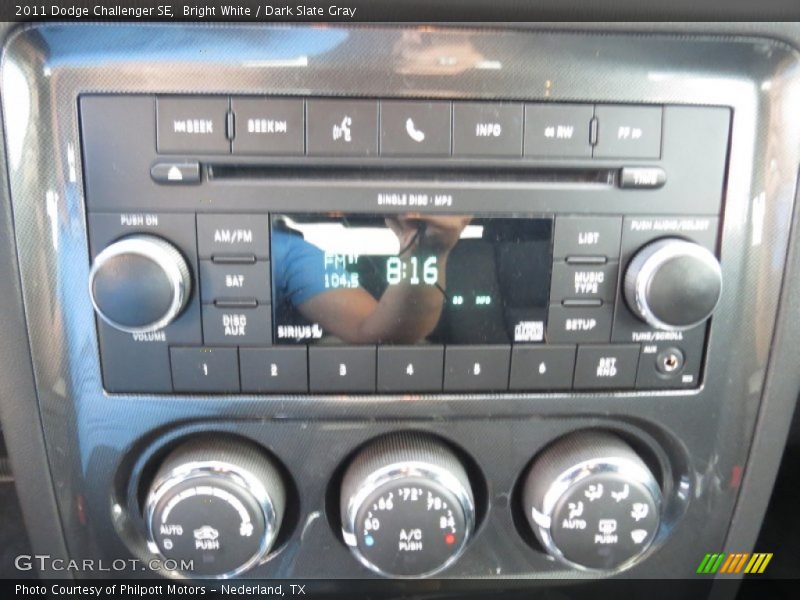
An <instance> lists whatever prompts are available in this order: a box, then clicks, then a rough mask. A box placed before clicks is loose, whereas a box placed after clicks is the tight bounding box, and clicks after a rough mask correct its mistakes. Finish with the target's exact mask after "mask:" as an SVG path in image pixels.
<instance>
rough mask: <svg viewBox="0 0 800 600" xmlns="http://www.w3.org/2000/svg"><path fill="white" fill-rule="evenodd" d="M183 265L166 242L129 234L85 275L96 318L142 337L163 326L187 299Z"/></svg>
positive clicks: (186, 268) (187, 283)
mask: <svg viewBox="0 0 800 600" xmlns="http://www.w3.org/2000/svg"><path fill="white" fill-rule="evenodd" d="M191 290H192V280H191V275H190V270H189V265H188V264H187V263H186V259H184V258H183V256H182V255H181V253H180V252H179V251H178V250H177V249H176V248H175V247H174V246H173V245H172V244H170V243H169V242H167V241H165V240H162V239H161V238H159V237H156V236H153V235H140V234H136V235H130V236H127V237H124V238H122V239H120V240H117V241H116V242H114V243H113V244H110V245H109V246H108V247H106V248H105V249H103V251H102V252H100V254H98V255H97V256H96V257H95V259H94V263H93V264H92V269H91V271H90V273H89V293H90V295H91V298H92V304H93V305H94V309H95V311H96V312H97V314H98V315H99V316H100V318H101V319H103V320H104V321H105V322H106V323H108V324H109V325H111V326H112V327H114V328H116V329H119V330H120V331H126V332H129V333H147V332H150V331H157V330H159V329H163V328H164V327H166V326H167V325H169V324H170V323H171V322H172V321H173V320H174V319H175V318H176V317H177V316H178V315H179V314H180V312H181V311H182V310H183V308H184V306H186V302H187V301H188V299H189V296H190V295H191Z"/></svg>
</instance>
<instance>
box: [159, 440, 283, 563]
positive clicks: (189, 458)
mask: <svg viewBox="0 0 800 600" xmlns="http://www.w3.org/2000/svg"><path fill="white" fill-rule="evenodd" d="M285 506H286V493H285V488H284V484H283V480H282V478H281V475H280V472H279V470H278V469H277V467H276V466H275V464H274V463H273V461H272V460H271V459H270V458H269V457H268V456H267V455H265V454H264V452H263V451H261V450H260V449H259V448H257V447H255V446H251V445H249V444H248V443H245V442H241V441H236V440H228V439H224V438H223V439H220V440H209V439H196V440H193V441H191V442H187V443H184V444H183V445H181V446H179V447H178V448H177V449H175V450H174V451H173V452H172V453H171V454H169V456H167V458H166V459H165V460H164V463H163V464H162V465H161V468H160V469H159V470H158V472H157V473H156V475H155V478H154V479H153V483H152V485H151V487H150V491H149V494H148V495H147V498H146V500H145V505H144V517H145V522H146V526H147V538H148V545H149V547H150V550H151V551H152V552H153V553H155V554H159V555H161V556H162V557H164V558H166V559H172V560H174V561H176V563H177V564H178V565H179V568H180V565H190V567H191V568H187V569H186V570H185V571H183V572H182V574H183V575H186V576H193V577H215V578H228V577H233V576H235V575H238V574H239V573H242V572H244V571H246V570H247V569H249V568H250V567H252V566H254V565H256V564H257V563H258V562H259V561H261V560H262V559H263V558H264V557H265V556H266V555H267V553H268V552H269V551H270V549H271V548H272V546H273V544H274V543H275V538H276V536H277V534H278V530H279V529H280V526H281V520H282V519H283V514H284V508H285Z"/></svg>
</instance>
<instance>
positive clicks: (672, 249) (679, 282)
mask: <svg viewBox="0 0 800 600" xmlns="http://www.w3.org/2000/svg"><path fill="white" fill-rule="evenodd" d="M624 290H625V300H626V301H627V302H628V306H629V307H630V309H631V310H632V311H633V312H634V313H635V314H636V316H637V317H639V318H640V319H641V320H642V321H644V322H645V323H647V324H648V325H650V326H651V327H654V328H656V329H662V330H666V331H680V330H684V329H690V328H692V327H694V326H696V325H699V324H700V323H702V322H703V321H705V320H706V319H708V318H709V317H710V316H711V314H712V313H713V312H714V309H715V308H716V306H717V302H719V298H720V294H721V293H722V270H721V269H720V266H719V261H717V258H716V257H715V256H714V254H713V253H711V252H710V251H709V250H707V249H706V248H704V247H703V246H700V245H699V244H695V243H694V242H688V241H686V240H682V239H678V238H665V239H661V240H658V241H655V242H653V243H651V244H648V245H647V246H645V247H644V248H643V249H641V250H640V251H639V252H638V253H637V254H636V256H634V257H633V260H631V262H630V264H629V265H628V270H627V271H626V273H625V282H624Z"/></svg>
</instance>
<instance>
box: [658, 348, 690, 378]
mask: <svg viewBox="0 0 800 600" xmlns="http://www.w3.org/2000/svg"><path fill="white" fill-rule="evenodd" d="M684 364H685V361H684V357H683V352H681V351H680V350H679V349H678V348H665V349H664V350H662V351H661V352H659V353H658V354H657V355H656V370H657V371H658V372H659V373H660V374H661V375H664V376H667V377H672V376H674V375H678V374H680V372H681V371H683V366H684Z"/></svg>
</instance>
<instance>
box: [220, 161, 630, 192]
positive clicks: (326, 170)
mask: <svg viewBox="0 0 800 600" xmlns="http://www.w3.org/2000/svg"><path fill="white" fill-rule="evenodd" d="M207 168H208V178H209V179H211V180H225V181H235V180H258V179H264V180H280V179H294V180H297V179H305V180H311V181H316V180H323V181H331V180H336V181H348V180H352V181H364V180H368V181H387V182H389V181H395V182H396V181H406V180H407V181H428V182H442V181H444V182H459V183H478V182H487V181H490V182H514V183H516V182H519V183H539V184H579V185H580V184H583V185H596V186H603V187H610V186H614V185H616V178H617V175H618V172H617V170H616V169H521V168H505V167H501V168H497V167H414V168H407V167H390V166H386V165H380V166H377V165H369V166H363V165H359V166H349V165H348V166H337V167H330V166H316V165H303V166H297V165H281V166H278V165H230V164H210V165H208V167H207Z"/></svg>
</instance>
